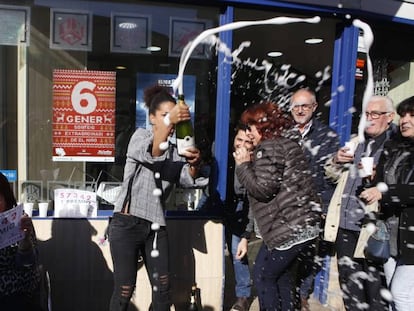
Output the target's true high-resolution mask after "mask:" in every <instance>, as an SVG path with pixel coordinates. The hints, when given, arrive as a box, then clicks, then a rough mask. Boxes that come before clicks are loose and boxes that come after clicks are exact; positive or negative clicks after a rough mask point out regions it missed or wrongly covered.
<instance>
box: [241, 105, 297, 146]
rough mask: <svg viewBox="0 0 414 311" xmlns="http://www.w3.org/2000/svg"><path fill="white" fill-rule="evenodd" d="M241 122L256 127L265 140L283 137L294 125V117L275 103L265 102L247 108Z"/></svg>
mask: <svg viewBox="0 0 414 311" xmlns="http://www.w3.org/2000/svg"><path fill="white" fill-rule="evenodd" d="M240 121H241V123H243V124H246V125H247V126H249V125H255V126H256V128H257V130H258V132H259V133H260V135H261V136H262V139H263V140H264V139H272V138H277V137H280V136H282V133H284V132H285V131H286V130H288V129H290V128H292V126H293V124H294V123H293V119H292V117H291V116H290V115H289V114H287V113H286V112H284V111H282V109H281V108H280V107H279V106H278V105H277V104H275V103H273V102H263V103H259V104H256V105H254V106H251V107H249V108H247V109H246V110H245V111H244V112H243V113H242V115H241V117H240Z"/></svg>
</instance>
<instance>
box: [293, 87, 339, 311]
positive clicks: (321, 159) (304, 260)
mask: <svg viewBox="0 0 414 311" xmlns="http://www.w3.org/2000/svg"><path fill="white" fill-rule="evenodd" d="M317 107H318V103H317V101H316V97H315V93H314V92H313V91H311V90H310V89H305V88H304V89H299V90H298V91H296V92H295V93H294V94H293V95H292V97H291V99H290V111H291V115H292V117H293V119H294V120H295V123H296V128H297V129H298V130H299V132H300V134H301V140H300V144H301V145H302V148H303V151H304V153H305V156H306V158H307V160H308V163H309V168H310V169H311V170H312V176H313V181H314V184H315V186H316V190H317V193H318V195H319V198H320V200H321V203H322V208H321V211H322V215H323V216H324V215H325V214H326V211H327V209H328V204H329V201H330V200H331V197H332V194H333V191H334V189H335V185H334V183H333V182H330V181H329V180H327V179H326V178H325V169H324V165H325V162H326V160H327V159H328V158H329V157H330V156H332V155H334V154H335V152H336V151H337V150H338V148H339V140H338V136H337V135H336V133H335V132H334V131H333V130H332V129H330V128H329V127H328V126H327V125H325V124H323V123H322V122H321V121H320V120H318V119H317V118H316V117H315V116H314V114H315V111H316V109H317ZM317 244H318V245H317V246H316V245H313V244H311V245H309V247H308V248H306V249H305V250H304V251H303V252H302V254H301V255H300V256H299V258H298V260H297V287H298V288H299V293H298V294H299V295H298V296H300V305H301V306H300V310H301V311H308V310H309V304H308V299H309V295H310V293H311V292H312V289H313V281H314V277H315V275H316V273H317V272H318V271H320V270H321V268H322V261H321V260H320V259H317V258H315V256H318V257H324V256H325V255H326V254H327V251H328V249H329V248H328V247H327V245H326V243H323V241H322V242H321V241H318V243H317ZM297 299H299V297H297ZM298 304H299V302H298Z"/></svg>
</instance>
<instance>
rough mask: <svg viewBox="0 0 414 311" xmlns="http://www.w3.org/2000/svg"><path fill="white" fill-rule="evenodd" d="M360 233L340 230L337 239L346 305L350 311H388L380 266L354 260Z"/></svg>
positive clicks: (340, 273) (341, 283)
mask: <svg viewBox="0 0 414 311" xmlns="http://www.w3.org/2000/svg"><path fill="white" fill-rule="evenodd" d="M358 237H359V232H358V231H352V230H345V229H341V228H339V230H338V235H337V238H336V245H335V246H336V253H337V257H338V272H339V283H340V285H341V288H342V291H343V293H344V297H343V298H344V304H345V308H346V310H348V311H354V310H361V309H362V308H361V306H363V305H365V306H366V307H365V308H364V310H371V311H381V310H384V311H385V310H388V306H387V304H386V302H385V301H383V300H382V298H381V294H380V290H381V288H386V285H385V281H384V273H383V268H382V266H381V265H380V264H376V263H374V262H372V261H369V260H366V259H363V258H354V257H353V254H354V251H355V247H356V245H357V242H358Z"/></svg>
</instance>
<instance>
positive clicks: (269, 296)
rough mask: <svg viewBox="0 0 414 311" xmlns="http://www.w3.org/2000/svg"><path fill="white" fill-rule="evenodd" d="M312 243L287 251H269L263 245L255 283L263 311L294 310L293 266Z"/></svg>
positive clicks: (258, 259) (258, 257)
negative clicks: (305, 248) (303, 250)
mask: <svg viewBox="0 0 414 311" xmlns="http://www.w3.org/2000/svg"><path fill="white" fill-rule="evenodd" d="M310 243H312V241H309V242H305V243H301V244H298V245H295V246H293V247H291V248H289V249H287V250H277V249H272V250H269V249H267V247H266V245H265V244H264V243H263V244H262V246H261V247H260V250H259V252H258V254H257V257H256V260H255V264H254V283H255V286H256V290H257V296H258V297H259V304H260V310H261V311H276V310H282V311H288V310H290V311H292V310H294V303H293V293H294V281H293V276H292V271H291V265H292V263H294V262H295V259H296V258H297V256H298V254H299V253H300V252H301V250H302V249H303V248H304V247H306V246H307V245H308V244H310Z"/></svg>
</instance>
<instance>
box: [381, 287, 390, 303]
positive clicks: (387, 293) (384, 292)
mask: <svg viewBox="0 0 414 311" xmlns="http://www.w3.org/2000/svg"><path fill="white" fill-rule="evenodd" d="M380 295H381V297H382V298H384V300H386V301H388V302H391V301H392V294H391V292H390V291H389V290H388V289H386V288H381V289H380Z"/></svg>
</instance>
